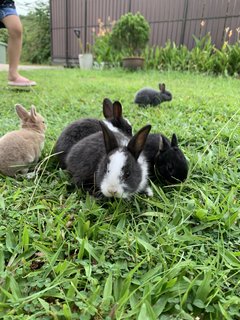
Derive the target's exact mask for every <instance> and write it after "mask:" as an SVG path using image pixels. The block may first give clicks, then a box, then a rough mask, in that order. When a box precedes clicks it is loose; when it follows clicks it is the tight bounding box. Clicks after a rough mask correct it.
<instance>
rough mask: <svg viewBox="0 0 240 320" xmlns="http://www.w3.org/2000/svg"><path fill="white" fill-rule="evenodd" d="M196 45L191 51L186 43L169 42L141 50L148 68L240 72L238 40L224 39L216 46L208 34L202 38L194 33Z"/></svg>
mask: <svg viewBox="0 0 240 320" xmlns="http://www.w3.org/2000/svg"><path fill="white" fill-rule="evenodd" d="M193 37H194V40H195V46H194V48H193V49H192V50H191V51H190V50H188V49H187V47H186V46H184V45H180V46H177V45H176V44H175V43H174V42H173V43H171V42H170V41H168V42H167V43H166V45H165V47H160V46H158V47H154V48H151V47H147V48H146V49H145V51H144V58H145V67H146V68H147V69H159V70H179V71H195V72H205V73H212V74H227V75H231V76H232V75H237V76H238V75H239V74H240V41H239V40H238V41H237V42H236V43H235V44H234V45H229V44H228V41H224V44H223V46H222V47H221V48H220V49H218V48H216V47H215V45H214V44H212V42H211V36H210V34H209V33H208V34H206V35H205V36H204V37H202V38H201V39H198V38H196V37H195V36H193Z"/></svg>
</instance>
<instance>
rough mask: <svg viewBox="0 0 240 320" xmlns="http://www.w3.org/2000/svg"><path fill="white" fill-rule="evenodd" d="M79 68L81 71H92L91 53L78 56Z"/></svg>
mask: <svg viewBox="0 0 240 320" xmlns="http://www.w3.org/2000/svg"><path fill="white" fill-rule="evenodd" d="M78 60H79V67H80V69H83V70H88V69H92V67H93V55H92V54H91V53H84V54H79V55H78Z"/></svg>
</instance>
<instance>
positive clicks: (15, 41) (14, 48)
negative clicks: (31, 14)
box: [2, 15, 36, 86]
mask: <svg viewBox="0 0 240 320" xmlns="http://www.w3.org/2000/svg"><path fill="white" fill-rule="evenodd" d="M2 22H3V23H4V24H5V26H6V28H7V29H8V34H9V38H8V61H9V72H8V80H9V84H12V85H14V84H16V85H23V86H24V85H35V84H36V83H35V82H34V81H30V80H29V79H27V78H25V77H22V76H21V75H20V74H19V73H18V65H19V61H20V55H21V50H22V23H21V21H20V18H19V17H18V16H17V15H8V16H6V17H4V18H3V19H2Z"/></svg>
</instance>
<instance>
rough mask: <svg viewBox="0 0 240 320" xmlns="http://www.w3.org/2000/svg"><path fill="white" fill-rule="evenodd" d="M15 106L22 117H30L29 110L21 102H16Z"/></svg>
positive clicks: (23, 118)
mask: <svg viewBox="0 0 240 320" xmlns="http://www.w3.org/2000/svg"><path fill="white" fill-rule="evenodd" d="M15 108H16V112H17V115H18V116H19V118H20V119H22V120H27V119H28V118H29V113H28V111H27V110H26V109H25V108H24V107H23V106H22V105H21V104H16V106H15Z"/></svg>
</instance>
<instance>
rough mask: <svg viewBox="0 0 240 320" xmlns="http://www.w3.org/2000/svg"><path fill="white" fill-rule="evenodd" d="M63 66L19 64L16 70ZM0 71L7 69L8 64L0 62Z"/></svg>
mask: <svg viewBox="0 0 240 320" xmlns="http://www.w3.org/2000/svg"><path fill="white" fill-rule="evenodd" d="M62 68H63V66H45V65H44V66H43V65H42V66H41V65H37V66H35V65H29V66H24V65H20V66H19V67H18V70H40V69H62ZM0 71H8V64H2V63H0Z"/></svg>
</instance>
